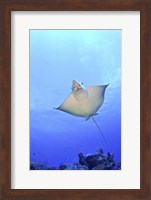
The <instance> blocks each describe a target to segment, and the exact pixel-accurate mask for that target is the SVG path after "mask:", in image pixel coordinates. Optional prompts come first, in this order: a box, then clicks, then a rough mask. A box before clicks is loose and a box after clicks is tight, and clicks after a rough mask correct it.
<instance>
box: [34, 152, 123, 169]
mask: <svg viewBox="0 0 151 200" xmlns="http://www.w3.org/2000/svg"><path fill="white" fill-rule="evenodd" d="M78 157H79V162H78V163H74V164H73V165H72V166H71V165H70V164H68V163H63V164H60V166H59V167H58V168H56V167H50V166H48V165H45V164H42V163H38V162H31V164H30V170H120V169H121V163H120V162H118V163H116V162H115V160H114V154H113V153H112V154H111V153H110V152H108V153H107V155H104V153H103V150H102V149H98V150H97V153H96V154H89V155H86V156H84V155H83V154H82V153H81V152H80V153H79V154H78Z"/></svg>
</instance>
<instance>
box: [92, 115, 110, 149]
mask: <svg viewBox="0 0 151 200" xmlns="http://www.w3.org/2000/svg"><path fill="white" fill-rule="evenodd" d="M92 119H93V121H94V123H95V125H96V126H97V128H98V129H99V131H100V133H101V135H102V138H103V140H104V143H105V144H106V146H107V148H108V149H109V144H108V142H107V140H106V139H105V137H104V135H103V133H102V131H101V129H100V127H99V125H98V124H97V122H96V121H95V119H94V117H93V116H92Z"/></svg>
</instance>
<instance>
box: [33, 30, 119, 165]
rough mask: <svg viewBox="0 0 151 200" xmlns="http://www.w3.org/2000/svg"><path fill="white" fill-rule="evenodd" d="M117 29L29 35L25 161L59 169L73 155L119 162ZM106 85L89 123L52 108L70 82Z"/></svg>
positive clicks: (67, 90) (63, 96)
mask: <svg viewBox="0 0 151 200" xmlns="http://www.w3.org/2000/svg"><path fill="white" fill-rule="evenodd" d="M121 38H122V31H121V30H30V161H31V162H41V163H45V164H48V165H50V166H55V167H58V166H59V165H60V164H61V163H71V164H72V163H74V162H77V161H78V156H77V154H78V153H79V152H82V153H83V154H84V155H86V154H95V153H96V149H98V148H102V149H103V151H104V153H107V152H108V151H110V152H113V153H114V157H115V160H116V161H121V53H122V52H121ZM73 79H76V80H78V81H80V82H82V83H83V84H84V85H85V86H93V85H106V84H110V85H109V86H108V87H107V89H106V92H105V100H104V103H103V105H102V106H101V108H100V109H99V111H98V115H97V116H94V118H95V120H96V122H97V124H98V125H99V127H100V129H101V130H102V133H103V135H104V137H105V139H106V140H107V143H108V146H107V145H106V143H105V142H104V140H103V137H102V135H101V133H100V132H99V130H98V128H97V126H96V125H95V123H94V122H93V120H92V119H91V118H90V119H89V120H87V121H85V119H84V118H82V117H76V116H72V115H70V114H68V113H65V112H61V111H58V110H55V109H53V107H58V106H59V105H60V104H62V103H63V101H64V100H65V99H66V98H67V97H68V96H69V94H70V92H71V87H72V80H73Z"/></svg>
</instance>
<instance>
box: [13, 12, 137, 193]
mask: <svg viewBox="0 0 151 200" xmlns="http://www.w3.org/2000/svg"><path fill="white" fill-rule="evenodd" d="M11 25H12V27H11V48H12V49H11V68H12V70H11V71H12V74H11V91H12V99H11V108H12V110H11V113H12V116H11V120H12V126H11V138H12V140H11V152H12V154H11V175H12V176H11V188H12V189H140V12H139V11H122V12H119V11H118V12H117V11H116V12H115V11H114V12H113V11H112V12H110V11H107V12H102V11H97V12H87V11H85V12H80V11H79V12H77V11H76V12H69V11H67V12H65V11H60V12H56V11H54V12H42V11H40V12H31V11H13V12H12V13H11ZM29 29H122V170H119V171H59V170H58V171H54V170H52V171H29ZM18 122H19V123H18ZM39 180H40V181H39Z"/></svg>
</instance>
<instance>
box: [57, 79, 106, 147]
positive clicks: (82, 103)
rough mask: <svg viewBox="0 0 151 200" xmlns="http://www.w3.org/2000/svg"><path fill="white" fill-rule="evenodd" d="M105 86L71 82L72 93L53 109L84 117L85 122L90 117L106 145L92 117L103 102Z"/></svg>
mask: <svg viewBox="0 0 151 200" xmlns="http://www.w3.org/2000/svg"><path fill="white" fill-rule="evenodd" d="M107 86H108V85H97V86H87V87H85V86H84V85H83V83H80V82H79V81H77V80H73V84H72V88H71V89H72V92H71V93H70V95H69V96H68V97H67V99H66V100H65V101H64V102H63V103H62V104H61V105H60V106H59V107H57V108H55V109H57V110H60V111H63V112H66V113H69V114H71V115H74V116H78V117H85V119H86V120H88V119H89V118H90V117H91V118H92V119H93V121H94V123H95V124H96V126H97V128H98V129H99V131H100V133H101V135H102V137H103V139H104V141H105V143H106V144H107V141H106V140H105V137H104V135H103V133H102V131H101V129H100V127H99V126H98V124H97V122H96V121H95V119H94V117H93V116H94V115H97V111H98V110H99V108H100V107H101V106H102V104H103V102H104V95H105V90H106V88H107ZM107 146H108V144H107Z"/></svg>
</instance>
